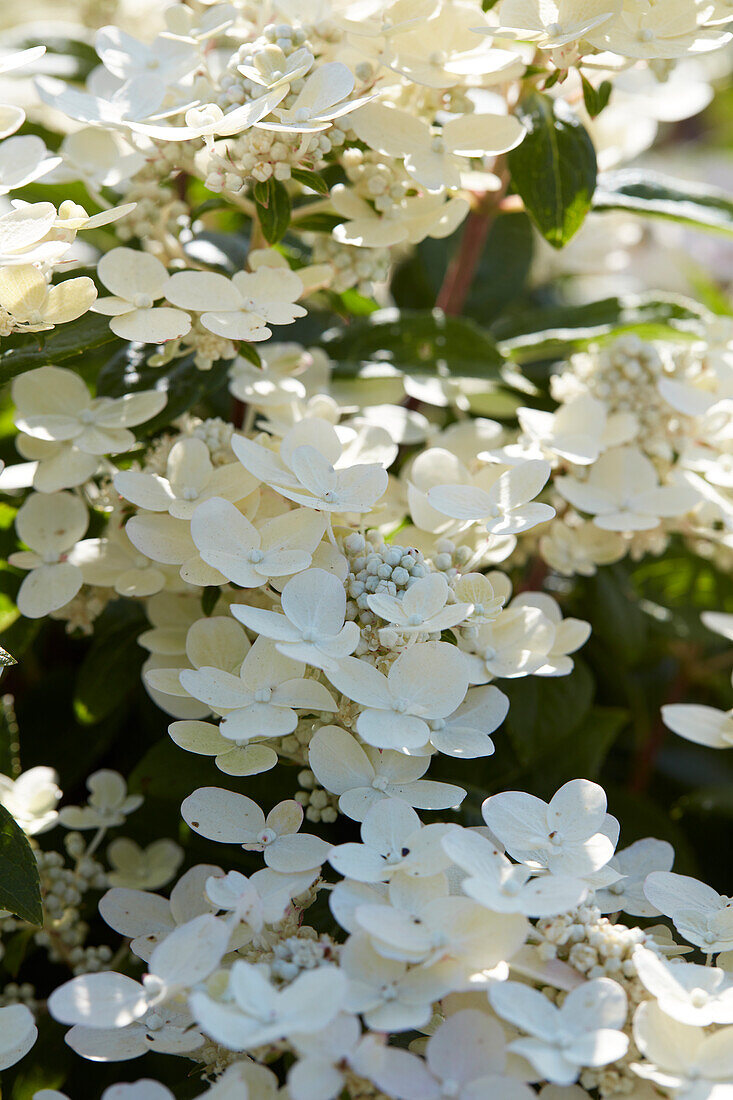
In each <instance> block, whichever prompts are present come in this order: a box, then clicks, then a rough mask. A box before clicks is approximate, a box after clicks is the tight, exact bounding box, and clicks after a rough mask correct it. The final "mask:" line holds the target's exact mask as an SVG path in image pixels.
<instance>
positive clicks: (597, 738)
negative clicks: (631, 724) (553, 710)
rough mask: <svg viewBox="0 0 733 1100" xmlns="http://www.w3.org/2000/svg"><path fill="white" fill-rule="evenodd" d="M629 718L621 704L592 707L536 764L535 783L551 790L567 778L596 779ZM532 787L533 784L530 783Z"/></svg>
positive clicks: (555, 788) (531, 787)
mask: <svg viewBox="0 0 733 1100" xmlns="http://www.w3.org/2000/svg"><path fill="white" fill-rule="evenodd" d="M628 720H629V712H628V711H627V710H625V709H624V708H623V707H592V708H591V709H590V711H589V712H588V714H587V715H586V716H585V718H584V719H583V720H582V721H581V722H580V724H579V725H577V726H575V728H574V729H573V730H572V731H571V732H570V733H569V734H568V735H567V736H566V737H565V738H564V739H562V740H560V741H559V742H557V743H556V744H555V745H554V746H549V751H548V752H547V753H546V754H545V755H544V756H543V757H541V758H540V760H538V761H537V762H536V764H535V768H536V769H537V773H538V774H537V784H538V785H542V786H543V787H544V789H545V790H550V791H551V792H553V793H554V791H556V790H557V789H558V787H561V786H562V785H563V783H567V782H568V780H570V779H594V780H595V779H598V777H599V775H600V772H601V768H602V767H603V763H604V761H605V759H606V757H607V756H608V754H609V752H610V751H611V749H612V747H613V745H614V742H615V741H616V738H617V737H618V736H619V734H620V733H621V731H622V729H623V728H624V727H625V726H626V724H627V723H628ZM530 789H532V790H534V785H530Z"/></svg>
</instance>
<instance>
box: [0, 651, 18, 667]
mask: <svg viewBox="0 0 733 1100" xmlns="http://www.w3.org/2000/svg"><path fill="white" fill-rule="evenodd" d="M17 663H18V662H17V661H16V659H15V657H14V656H13V655H12V653H8V651H7V649H3V647H2V646H0V669H3V668H10V666H11V665H17Z"/></svg>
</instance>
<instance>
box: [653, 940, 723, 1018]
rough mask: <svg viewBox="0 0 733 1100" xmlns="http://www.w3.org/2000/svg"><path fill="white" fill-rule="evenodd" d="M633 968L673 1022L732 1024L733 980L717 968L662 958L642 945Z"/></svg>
mask: <svg viewBox="0 0 733 1100" xmlns="http://www.w3.org/2000/svg"><path fill="white" fill-rule="evenodd" d="M634 966H635V967H636V973H637V974H638V976H639V979H640V981H641V983H642V985H643V986H644V988H645V989H646V990H647V991H648V992H649V993H651V995H652V997H654V999H655V1000H656V1002H657V1005H658V1007H659V1008H660V1009H661V1010H662V1012H664V1013H665V1015H667V1016H671V1017H672V1019H673V1020H679V1022H680V1023H681V1024H691V1025H693V1026H695V1027H708V1026H709V1025H710V1024H733V978H730V977H729V976H727V975H726V973H725V971H724V970H721V969H720V968H719V967H717V966H698V965H697V964H696V963H691V962H683V961H682V960H681V959H680V960H674V959H672V960H670V959H664V958H661V957H660V956H659V955H657V953H656V952H655V951H650V950H649V948H647V947H642V946H641V945H640V946H639V947H637V948H635V950H634Z"/></svg>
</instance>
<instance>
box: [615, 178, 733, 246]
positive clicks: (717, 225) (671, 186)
mask: <svg viewBox="0 0 733 1100" xmlns="http://www.w3.org/2000/svg"><path fill="white" fill-rule="evenodd" d="M593 207H594V209H596V210H628V211H631V212H633V213H634V214H643V215H646V216H648V217H655V218H669V219H671V220H672V221H676V222H684V223H685V224H687V225H694V226H697V227H698V228H699V229H709V230H713V231H715V232H717V233H724V234H725V235H726V236H729V237H730V236H733V199H731V197H730V195H728V194H727V193H726V192H725V191H721V190H718V189H717V188H715V187H708V186H703V185H701V184H698V183H689V182H688V181H687V180H685V181H684V182H680V181H679V180H675V179H670V178H668V177H667V176H663V175H660V174H659V173H657V172H650V171H648V170H647V169H645V170H644V171H643V172H641V171H638V170H636V169H633V168H624V169H622V170H621V171H618V172H605V173H604V174H603V175H602V176H600V177H599V180H598V188H597V190H596V193H595V197H594V199H593Z"/></svg>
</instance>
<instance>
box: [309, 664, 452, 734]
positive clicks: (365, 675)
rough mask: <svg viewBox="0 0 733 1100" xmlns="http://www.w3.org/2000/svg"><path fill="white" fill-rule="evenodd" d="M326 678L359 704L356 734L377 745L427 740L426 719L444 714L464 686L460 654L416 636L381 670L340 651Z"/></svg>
mask: <svg viewBox="0 0 733 1100" xmlns="http://www.w3.org/2000/svg"><path fill="white" fill-rule="evenodd" d="M327 675H328V678H329V680H330V681H331V683H332V684H333V686H334V687H335V688H337V689H338V690H339V691H341V692H343V693H344V695H346V696H348V698H349V699H353V700H354V702H355V703H360V704H361V706H362V707H363V709H362V711H361V713H360V714H359V717H358V719H357V722H356V729H357V732H358V733H359V735H360V737H362V738H363V739H364V740H365V741H366V742H367V744H369V745H374V746H375V747H376V748H378V749H402V750H408V749H419V748H422V746H423V745H425V744H426V743H427V742H428V741H429V740H430V727H429V725H428V721H429V719H431V718H432V719H435V718H438V719H440V718H447V717H448V715H449V714H452V713H453V711H454V710H456V709H457V707H458V706H459V705H460V704H461V702H462V701H463V699H464V698H465V696H466V691H467V689H468V671H467V666H466V661H465V659H464V656H463V654H462V653H461V652H460V651H459V650H458V649H457V648H456V647H455V646H452V645H449V644H448V643H447V642H418V643H417V645H413V646H410V648H409V649H406V650H405V651H404V652H403V653H400V655H399V657H398V658H397V660H396V661H395V662H394V663H393V664H392V665H391V666H390V669H389V672H388V673H387V675H386V676H385V675H383V673H381V672H379V671H378V669H376V668H375V667H374V665H370V664H369V663H368V662H366V661H361V660H359V658H358V657H345V658H344V659H343V660H342V661H341V662H340V663H339V665H338V668H337V669H333V670H331V669H329V670H327Z"/></svg>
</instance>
